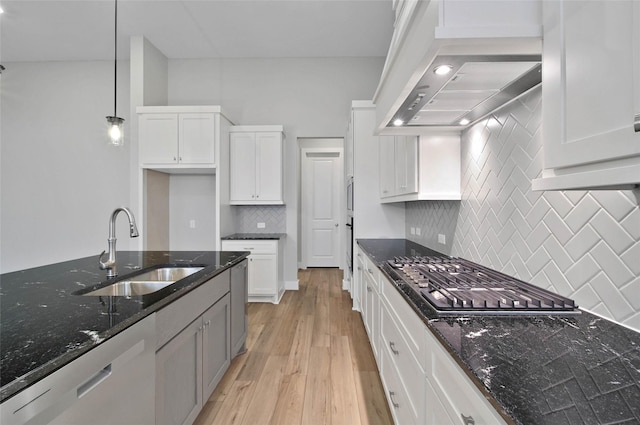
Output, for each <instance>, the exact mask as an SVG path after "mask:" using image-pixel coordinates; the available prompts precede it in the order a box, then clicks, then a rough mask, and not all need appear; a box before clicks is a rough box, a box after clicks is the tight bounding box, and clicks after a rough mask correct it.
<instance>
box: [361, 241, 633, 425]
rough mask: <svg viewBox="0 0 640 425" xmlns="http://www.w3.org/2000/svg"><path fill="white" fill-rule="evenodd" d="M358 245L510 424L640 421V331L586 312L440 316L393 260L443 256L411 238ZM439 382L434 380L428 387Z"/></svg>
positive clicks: (438, 371) (431, 365) (432, 364)
mask: <svg viewBox="0 0 640 425" xmlns="http://www.w3.org/2000/svg"><path fill="white" fill-rule="evenodd" d="M358 244H359V248H360V250H361V251H362V252H364V254H365V255H366V256H367V257H368V258H369V259H370V260H371V262H372V263H373V264H374V265H376V266H378V268H379V272H380V274H381V276H382V278H381V279H380V280H381V284H382V281H383V280H384V281H385V282H386V285H387V286H391V287H393V288H395V290H397V292H398V293H399V294H400V295H401V296H402V299H403V300H404V303H406V306H407V310H408V311H409V313H412V314H413V315H414V316H415V317H418V318H419V319H420V320H421V321H422V322H423V323H424V325H425V327H426V329H427V333H428V334H429V338H428V340H430V341H433V342H434V343H435V344H436V345H439V346H441V348H443V349H444V351H446V353H447V354H448V356H449V357H450V358H451V359H452V360H453V361H454V362H455V363H456V364H457V365H458V366H459V368H460V369H461V370H462V371H463V372H464V374H466V376H467V377H468V378H469V379H470V381H471V382H472V383H473V384H474V385H475V387H477V389H478V390H479V392H480V393H481V394H482V395H483V396H484V398H486V400H487V401H489V403H490V404H491V405H492V406H493V407H494V408H495V410H496V411H497V412H498V413H499V414H500V415H501V416H502V419H503V420H504V421H505V422H506V423H516V424H553V425H559V424H605V423H624V424H638V423H640V333H638V332H634V331H632V330H630V329H627V328H625V327H623V326H620V325H618V324H616V323H613V322H611V321H608V320H606V319H603V318H601V317H599V316H596V315H593V314H591V313H589V312H586V311H582V313H581V314H579V315H571V316H567V317H563V316H555V315H535V316H528V315H511V316H501V317H500V316H491V315H486V316H482V315H480V316H478V315H475V316H464V315H460V316H459V317H455V316H454V317H439V316H438V315H437V314H436V312H435V310H434V309H433V308H432V307H431V306H430V305H429V304H428V302H427V301H426V300H425V299H424V298H423V297H422V296H421V295H420V294H419V292H417V291H416V290H415V289H414V288H412V287H409V285H408V284H407V283H406V282H404V281H402V280H401V279H399V278H398V277H397V276H395V275H394V274H393V273H390V272H389V269H388V268H387V267H386V263H387V260H390V259H393V258H394V257H396V256H406V257H411V256H428V255H440V256H443V254H440V253H437V252H435V251H433V250H430V249H428V248H426V247H424V246H421V245H418V244H416V243H413V242H411V241H408V240H405V239H360V240H358ZM382 291H383V292H384V289H382ZM383 326H384V325H383ZM380 345H383V344H380ZM439 349H440V348H437V349H436V350H439ZM381 350H382V349H381ZM428 350H433V348H429V349H428ZM383 357H384V356H383ZM426 363H428V366H427V368H428V369H433V370H432V371H431V373H432V374H433V376H434V377H436V378H437V375H438V374H440V375H441V376H444V377H445V381H446V380H447V379H450V378H451V376H450V375H446V374H444V373H443V371H442V370H441V369H438V367H436V365H437V363H435V362H431V361H427V362H426ZM445 375H446V376H445ZM416 379H418V378H416ZM441 382H443V381H441ZM436 384H437V383H434V382H429V376H428V377H427V382H426V383H425V385H426V386H429V388H430V386H435V385H436ZM450 395H451V394H450ZM452 396H453V397H454V398H455V397H458V398H464V397H463V395H462V394H453V395H452ZM441 399H442V398H441ZM425 400H426V399H423V403H424V402H425ZM460 404H461V405H463V404H464V400H463V403H460ZM426 409H427V410H428V409H431V410H433V409H434V404H430V405H428V406H427V407H426ZM461 414H462V413H460V412H458V419H459V418H460V415H461ZM430 417H431V416H430ZM463 418H464V416H463ZM477 419H478V418H476V420H477ZM426 423H431V422H429V421H428V420H427V422H426ZM437 423H441V422H437ZM476 423H478V422H476Z"/></svg>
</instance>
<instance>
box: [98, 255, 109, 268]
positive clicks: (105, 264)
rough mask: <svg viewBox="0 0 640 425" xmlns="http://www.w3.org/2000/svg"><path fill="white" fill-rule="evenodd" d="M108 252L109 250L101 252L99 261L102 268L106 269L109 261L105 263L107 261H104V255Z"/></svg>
mask: <svg viewBox="0 0 640 425" xmlns="http://www.w3.org/2000/svg"><path fill="white" fill-rule="evenodd" d="M106 252H107V251H102V254H100V255H99V256H98V263H100V270H106V268H107V263H105V262H103V261H102V257H103V256H104V254H105V253H106Z"/></svg>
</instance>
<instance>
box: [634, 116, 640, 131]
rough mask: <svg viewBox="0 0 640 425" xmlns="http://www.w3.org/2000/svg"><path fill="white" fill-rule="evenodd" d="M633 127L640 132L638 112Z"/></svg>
mask: <svg viewBox="0 0 640 425" xmlns="http://www.w3.org/2000/svg"><path fill="white" fill-rule="evenodd" d="M633 129H634V130H635V132H636V133H637V132H640V114H636V115H635V117H634V121H633Z"/></svg>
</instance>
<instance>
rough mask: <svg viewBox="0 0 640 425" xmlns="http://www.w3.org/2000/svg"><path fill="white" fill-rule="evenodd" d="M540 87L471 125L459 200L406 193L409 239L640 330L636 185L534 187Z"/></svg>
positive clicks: (539, 152) (539, 165)
mask: <svg viewBox="0 0 640 425" xmlns="http://www.w3.org/2000/svg"><path fill="white" fill-rule="evenodd" d="M540 95H541V93H540V88H537V89H535V90H533V91H532V92H531V93H529V94H527V95H526V96H523V97H522V98H521V99H520V100H518V101H516V102H514V103H512V104H511V105H509V106H507V107H505V108H503V109H502V110H499V111H498V112H496V113H495V114H493V115H492V116H491V117H490V118H489V119H488V120H485V121H483V122H480V123H478V124H476V125H475V126H473V127H472V128H470V129H469V130H467V131H465V133H464V134H463V138H462V145H461V155H462V163H461V166H462V179H461V184H462V201H459V202H458V201H424V202H407V203H406V235H407V238H408V239H411V240H413V241H415V242H418V243H421V244H423V245H426V246H428V247H431V248H433V249H436V250H438V251H441V252H444V253H446V254H450V255H454V256H459V257H463V258H466V259H469V260H471V261H475V262H477V263H480V264H483V265H486V266H488V267H492V268H494V269H497V270H500V271H502V272H505V273H507V274H509V275H512V276H515V277H517V278H520V279H522V280H525V281H529V282H531V283H533V284H535V285H538V286H540V287H543V288H547V289H551V290H553V291H555V292H558V293H560V294H562V295H565V296H568V297H570V298H573V299H575V300H576V301H577V302H578V304H579V305H580V306H581V307H583V308H585V309H587V310H589V311H591V312H594V313H596V314H599V315H601V316H604V317H608V318H610V319H612V320H614V321H616V322H618V323H622V324H624V325H626V326H628V327H631V328H633V329H635V330H638V331H640V206H639V204H640V190H639V189H636V190H629V191H614V190H605V191H564V192H560V191H549V192H533V191H531V180H532V179H533V178H535V177H538V176H539V175H540V174H541V172H542V161H543V159H542V149H541V148H542V142H541V135H540V130H541V126H540V124H541V105H540ZM411 227H414V228H415V227H420V228H421V236H414V235H411V232H410V229H411ZM438 234H444V235H445V238H446V245H442V244H439V243H438Z"/></svg>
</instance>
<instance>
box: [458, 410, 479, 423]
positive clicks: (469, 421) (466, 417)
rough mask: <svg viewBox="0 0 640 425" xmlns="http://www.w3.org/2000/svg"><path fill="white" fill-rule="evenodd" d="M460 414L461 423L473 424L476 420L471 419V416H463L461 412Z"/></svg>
mask: <svg viewBox="0 0 640 425" xmlns="http://www.w3.org/2000/svg"><path fill="white" fill-rule="evenodd" d="M460 416H461V417H462V423H463V424H464V425H475V423H476V421H475V420H474V419H473V416H465V415H463V414H462V413H460Z"/></svg>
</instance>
